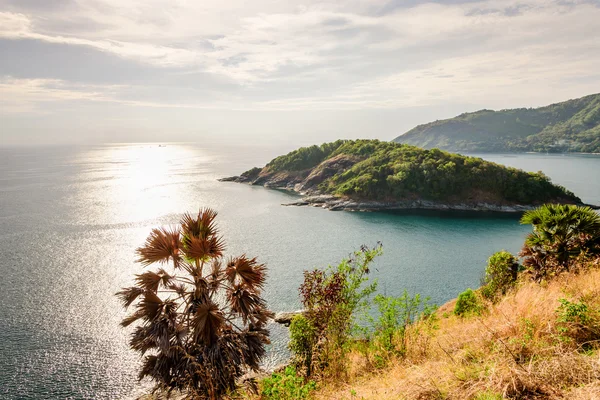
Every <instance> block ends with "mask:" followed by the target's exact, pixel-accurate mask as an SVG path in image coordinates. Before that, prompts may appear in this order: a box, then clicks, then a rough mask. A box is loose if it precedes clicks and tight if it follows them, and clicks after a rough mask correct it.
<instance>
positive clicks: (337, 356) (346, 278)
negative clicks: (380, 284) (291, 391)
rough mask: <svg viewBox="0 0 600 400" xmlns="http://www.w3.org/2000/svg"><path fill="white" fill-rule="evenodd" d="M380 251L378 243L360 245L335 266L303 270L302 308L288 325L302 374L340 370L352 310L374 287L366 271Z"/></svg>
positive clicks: (363, 303)
mask: <svg viewBox="0 0 600 400" xmlns="http://www.w3.org/2000/svg"><path fill="white" fill-rule="evenodd" d="M379 254H381V246H379V245H378V246H377V247H375V248H373V249H368V248H366V247H363V248H362V249H361V250H360V251H357V252H355V253H354V254H353V255H352V257H350V258H347V259H344V260H342V262H341V263H340V264H339V265H338V266H337V267H332V266H330V267H329V268H327V269H326V270H322V269H315V270H312V271H305V272H304V281H303V282H302V284H301V285H300V289H299V291H300V299H301V301H302V304H303V306H304V308H305V312H304V316H297V317H295V318H294V319H293V321H292V324H291V325H290V338H291V339H290V349H291V350H292V352H293V354H294V362H295V364H296V366H297V367H299V368H302V369H303V373H304V375H305V376H307V377H309V376H312V375H315V374H317V375H321V376H323V375H324V374H334V375H337V374H341V373H343V369H344V366H345V360H344V355H345V354H346V351H347V346H346V345H347V342H348V338H349V336H350V331H351V328H352V325H353V319H354V316H355V313H356V312H357V311H360V310H361V309H363V308H364V307H366V306H367V305H368V297H369V296H370V295H371V294H372V293H373V292H374V291H375V288H376V283H368V282H367V281H368V277H367V275H368V274H369V266H370V264H371V262H372V261H373V259H374V258H375V257H377V256H378V255H379Z"/></svg>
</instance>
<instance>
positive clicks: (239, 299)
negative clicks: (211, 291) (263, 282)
mask: <svg viewBox="0 0 600 400" xmlns="http://www.w3.org/2000/svg"><path fill="white" fill-rule="evenodd" d="M227 299H228V301H229V303H230V304H231V310H232V311H233V312H234V313H236V314H238V315H239V316H240V317H241V318H242V321H243V322H244V324H245V323H247V322H248V319H251V320H252V319H254V318H253V315H255V314H260V312H261V311H262V310H265V309H266V308H267V305H266V303H265V301H264V300H263V299H262V298H261V297H260V296H258V295H257V294H255V293H253V292H251V291H249V290H247V289H246V286H245V285H235V286H233V287H231V288H229V289H228V290H227Z"/></svg>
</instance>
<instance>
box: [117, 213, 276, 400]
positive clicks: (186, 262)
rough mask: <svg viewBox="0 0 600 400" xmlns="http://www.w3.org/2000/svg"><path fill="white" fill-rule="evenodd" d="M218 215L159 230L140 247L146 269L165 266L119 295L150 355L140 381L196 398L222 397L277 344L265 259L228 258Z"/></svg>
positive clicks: (138, 342)
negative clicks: (266, 296) (270, 327)
mask: <svg viewBox="0 0 600 400" xmlns="http://www.w3.org/2000/svg"><path fill="white" fill-rule="evenodd" d="M216 216H217V213H216V212H215V211H213V210H211V209H208V208H207V209H201V210H200V212H199V213H198V215H197V216H192V215H190V214H185V215H184V216H183V217H182V219H181V221H180V223H179V225H178V226H177V227H176V228H173V229H168V228H159V229H154V230H152V232H151V233H150V235H149V236H148V238H147V239H146V243H145V244H144V246H142V247H140V248H139V249H137V253H138V255H139V258H138V262H140V263H141V264H142V265H143V266H149V265H152V264H163V267H161V268H158V269H156V270H155V271H147V272H144V273H142V274H139V275H137V276H136V278H135V285H134V286H132V287H129V288H124V289H123V290H122V291H121V292H119V293H117V295H118V296H119V297H120V299H121V300H122V301H123V305H124V306H125V307H129V306H132V305H133V307H134V311H133V312H132V313H131V314H130V315H129V316H127V317H126V318H125V319H124V320H123V321H122V323H121V324H122V325H123V326H124V327H126V326H129V325H130V324H132V323H134V322H137V326H136V328H135V330H134V331H133V333H132V335H131V340H130V347H131V348H132V349H133V350H135V351H137V352H139V353H141V354H142V355H143V356H144V360H143V364H142V367H141V370H140V371H139V378H140V379H142V378H144V377H149V378H151V379H152V380H153V381H154V382H155V384H156V386H155V390H157V389H162V390H167V391H168V392H171V391H172V390H179V391H182V392H183V393H185V394H186V396H187V398H190V399H219V398H222V397H223V395H225V394H226V393H227V392H229V391H231V390H234V389H235V386H236V379H237V378H239V377H240V376H242V375H243V374H244V373H245V372H247V371H248V370H257V369H258V368H259V363H260V360H261V358H262V357H263V356H264V354H265V345H266V344H268V343H269V332H268V331H267V330H266V329H265V327H266V324H267V321H268V319H269V318H271V317H272V313H271V312H270V311H269V310H268V309H267V306H266V303H265V301H264V300H263V298H262V297H261V292H262V289H263V285H264V282H265V278H266V274H265V272H266V268H265V265H264V264H259V263H258V262H257V261H256V258H248V257H246V256H245V255H242V256H240V257H231V258H228V259H227V260H224V258H223V251H224V248H225V245H224V242H223V239H222V237H221V236H220V235H219V231H218V229H217V227H216V225H215V218H216Z"/></svg>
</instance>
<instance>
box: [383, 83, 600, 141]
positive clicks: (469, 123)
mask: <svg viewBox="0 0 600 400" xmlns="http://www.w3.org/2000/svg"><path fill="white" fill-rule="evenodd" d="M394 141H395V142H398V143H406V144H412V145H415V146H419V147H424V148H428V149H430V148H439V149H443V150H449V151H459V152H460V151H473V152H477V151H481V152H524V151H535V152H583V153H600V94H593V95H590V96H586V97H582V98H579V99H575V100H568V101H565V102H562V103H557V104H552V105H549V106H546V107H540V108H517V109H509V110H501V111H492V110H480V111H476V112H473V113H464V114H461V115H459V116H457V117H455V118H450V119H446V120H440V121H435V122H431V123H428V124H424V125H419V126H417V127H416V128H414V129H412V130H410V131H408V132H407V133H405V134H404V135H401V136H398V137H397V138H396V139H394Z"/></svg>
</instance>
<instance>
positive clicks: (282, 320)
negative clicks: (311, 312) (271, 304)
mask: <svg viewBox="0 0 600 400" xmlns="http://www.w3.org/2000/svg"><path fill="white" fill-rule="evenodd" d="M303 314H304V310H298V311H288V312H279V313H277V314H275V317H274V318H273V321H275V322H277V323H278V324H281V325H285V326H290V324H291V323H292V318H294V317H295V316H296V315H303Z"/></svg>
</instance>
